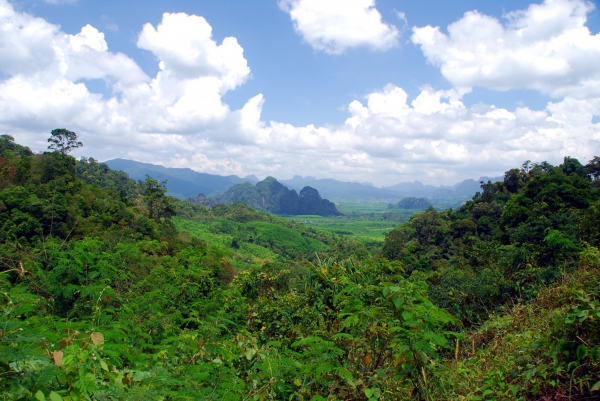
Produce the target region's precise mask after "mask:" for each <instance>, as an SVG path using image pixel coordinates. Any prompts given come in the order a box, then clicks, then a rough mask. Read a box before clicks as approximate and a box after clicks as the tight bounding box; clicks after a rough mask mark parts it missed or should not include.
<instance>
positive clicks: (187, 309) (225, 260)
mask: <svg viewBox="0 0 600 401" xmlns="http://www.w3.org/2000/svg"><path fill="white" fill-rule="evenodd" d="M0 146H1V147H0V150H1V153H0V225H1V226H2V230H0V394H2V398H3V399H7V400H52V401H56V400H70V401H76V400H122V399H127V400H189V399H223V400H240V401H241V400H266V399H286V400H306V399H313V400H324V399H330V400H335V399H338V400H342V399H343V400H350V399H351V400H371V401H373V400H396V399H418V400H446V399H455V400H466V399H471V400H482V399H510V400H524V399H558V398H560V397H562V396H565V397H571V398H572V399H575V398H577V397H578V398H580V399H585V398H586V397H587V398H591V397H594V396H597V394H598V393H597V391H600V384H599V382H600V369H599V366H600V335H599V333H600V327H599V326H598V325H599V323H598V322H600V315H599V312H598V311H599V310H600V290H599V289H600V251H598V238H599V235H600V233H599V231H598V230H599V228H598V227H600V224H599V223H600V221H599V220H600V218H599V216H600V213H599V212H600V200H599V195H598V193H597V189H596V187H595V185H594V182H595V179H596V176H594V173H593V172H594V171H595V170H594V161H592V162H591V163H590V164H588V165H586V166H582V165H581V163H579V162H578V161H576V160H575V159H572V158H565V162H564V163H563V165H561V166H558V167H553V166H550V165H549V164H547V163H540V164H529V163H527V164H526V165H524V166H523V168H522V169H515V170H510V171H509V172H507V174H506V176H505V180H504V181H503V182H497V183H493V184H492V183H490V182H488V183H483V184H482V189H483V192H482V193H480V194H478V195H476V196H475V198H474V199H473V200H472V201H470V202H467V203H466V204H465V205H464V206H463V207H461V208H460V209H458V210H446V211H442V212H440V211H437V210H435V209H433V208H429V209H427V210H425V211H424V212H423V213H419V214H416V215H414V216H413V217H412V218H411V219H410V221H409V222H408V223H406V224H403V225H400V226H399V227H397V228H395V229H394V230H392V231H391V232H390V233H389V234H388V236H387V237H386V241H385V243H384V246H383V248H382V250H381V253H382V255H383V256H385V257H380V258H375V259H372V258H370V255H369V253H370V252H369V251H368V250H367V248H366V247H365V246H363V245H361V244H360V243H358V242H355V241H352V240H348V239H345V238H344V237H342V236H340V235H336V234H334V233H331V232H326V231H323V230H317V229H315V228H313V227H310V226H308V225H307V224H303V223H298V222H296V221H291V220H289V219H284V218H280V217H276V216H272V215H269V214H266V213H262V212H258V211H256V210H253V209H251V208H250V207H248V206H246V205H245V204H242V203H234V204H231V205H218V206H215V207H213V208H212V209H207V208H205V207H204V206H201V205H193V204H190V203H186V202H183V201H179V200H176V199H174V198H170V197H168V196H166V192H165V187H164V185H163V182H161V181H158V180H154V179H152V178H150V177H147V180H146V181H143V182H137V183H136V182H135V181H133V180H129V179H128V177H127V175H124V174H121V173H118V172H113V171H111V170H109V169H107V168H106V167H105V166H104V165H102V164H100V163H97V162H96V161H95V160H93V159H82V160H81V161H79V162H77V161H75V159H73V158H72V157H70V156H68V155H62V154H60V153H57V152H53V153H43V154H33V153H32V152H30V151H29V150H28V149H27V148H25V147H22V146H20V145H18V144H15V143H14V140H13V139H12V138H11V137H8V136H3V137H1V138H0ZM594 160H595V159H594ZM384 211H385V210H384ZM384 211H382V213H383V212H384ZM175 214H177V216H175Z"/></svg>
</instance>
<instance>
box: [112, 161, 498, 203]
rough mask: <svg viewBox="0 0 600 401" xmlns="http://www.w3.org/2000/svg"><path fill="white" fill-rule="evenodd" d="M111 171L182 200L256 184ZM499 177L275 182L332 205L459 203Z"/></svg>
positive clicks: (168, 172)
mask: <svg viewBox="0 0 600 401" xmlns="http://www.w3.org/2000/svg"><path fill="white" fill-rule="evenodd" d="M105 163H106V164H107V165H108V166H109V167H110V168H111V169H113V170H122V171H125V172H126V173H128V174H129V176H130V177H131V178H133V179H136V180H143V179H145V178H146V174H147V175H150V176H151V177H152V178H155V179H157V180H167V184H166V187H167V190H168V193H169V195H172V196H175V197H178V198H182V199H186V198H197V197H198V195H199V194H204V195H205V196H207V197H214V196H216V195H219V194H224V193H225V192H226V191H227V190H228V189H230V188H231V187H233V186H234V185H235V184H242V183H245V182H247V183H250V184H256V183H257V182H258V181H259V180H258V178H257V177H256V176H254V175H249V176H246V177H244V178H241V177H238V176H236V175H229V176H220V175H215V174H207V173H198V172H196V171H194V170H191V169H189V168H170V167H163V166H158V165H154V164H150V163H141V162H136V161H133V160H125V159H113V160H109V161H106V162H105ZM502 179H503V177H502V176H500V177H481V178H479V180H474V179H467V180H464V181H461V182H459V183H456V184H454V185H452V186H443V185H441V186H434V185H426V184H423V183H422V182H420V181H414V182H401V183H398V184H395V185H392V186H388V187H383V188H378V187H375V186H374V185H373V184H371V183H358V182H344V181H339V180H335V179H332V178H324V179H317V178H315V177H311V176H307V177H302V176H300V175H296V176H294V177H293V178H291V179H286V180H278V181H279V183H281V184H283V185H284V186H286V187H287V188H288V189H290V190H292V189H293V190H295V191H296V192H297V193H300V192H302V190H303V189H304V187H307V186H308V187H311V188H313V189H315V190H317V191H318V193H319V194H320V196H321V197H323V198H326V199H329V200H330V201H332V202H343V201H346V202H347V201H355V202H392V203H397V202H398V201H400V200H402V199H403V198H406V197H416V198H428V199H430V200H432V201H436V200H437V201H450V202H460V201H466V200H468V199H471V198H472V197H473V195H475V193H476V192H477V191H480V190H481V188H480V184H479V182H480V181H484V182H487V181H488V180H489V181H492V182H496V181H501V180H502Z"/></svg>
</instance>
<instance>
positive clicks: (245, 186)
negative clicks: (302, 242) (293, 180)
mask: <svg viewBox="0 0 600 401" xmlns="http://www.w3.org/2000/svg"><path fill="white" fill-rule="evenodd" d="M188 200H189V201H190V202H193V203H199V204H202V205H205V206H208V207H213V206H215V205H217V204H226V205H229V204H232V203H235V202H244V203H246V204H247V205H248V206H250V207H252V208H254V209H258V210H262V211H264V212H268V213H273V214H290V215H299V214H316V215H320V216H339V215H341V213H340V212H339V211H338V210H337V209H336V207H335V205H334V204H333V203H331V202H330V201H328V200H327V199H323V198H321V195H319V191H317V190H316V189H314V188H311V187H308V186H307V187H304V188H302V190H301V191H300V194H298V193H297V192H296V191H295V190H293V189H292V190H290V189H288V188H287V187H286V186H284V185H282V184H281V183H280V182H279V181H277V180H276V179H275V178H273V177H267V178H265V179H264V180H263V181H259V182H258V183H256V185H252V184H251V183H250V182H244V183H241V184H236V185H234V186H232V187H231V188H229V189H228V190H227V191H225V193H223V194H222V195H217V196H215V197H208V196H205V195H204V194H200V195H199V196H198V197H197V198H189V199H188Z"/></svg>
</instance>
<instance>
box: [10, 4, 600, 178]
mask: <svg viewBox="0 0 600 401" xmlns="http://www.w3.org/2000/svg"><path fill="white" fill-rule="evenodd" d="M369 4H371V3H369ZM515 18H517V17H515ZM519 18H521V17H519ZM503 29H504V28H503ZM211 34H212V32H211V26H210V25H209V24H208V22H207V21H206V20H205V19H204V18H202V17H198V16H193V15H186V14H182V13H180V14H168V13H167V14H164V15H163V18H162V21H161V22H160V23H159V24H158V25H156V26H153V25H150V24H147V25H145V26H144V27H143V29H142V30H141V32H140V34H139V37H138V42H137V44H138V46H139V47H140V48H142V49H146V50H148V51H149V52H151V53H152V54H154V55H155V57H156V61H157V64H158V66H159V71H158V73H157V74H156V76H154V77H149V76H148V75H147V74H145V73H144V72H143V71H142V69H141V68H140V67H139V66H138V65H137V63H136V62H135V61H134V60H133V59H131V58H129V57H128V56H127V55H124V54H121V53H115V52H111V51H110V49H109V48H108V45H107V43H106V41H105V39H104V34H103V33H102V32H100V31H98V30H97V29H96V28H94V27H92V26H90V25H86V26H84V27H83V28H82V29H81V31H80V32H79V33H77V34H75V35H69V34H66V33H64V32H62V31H61V30H60V28H59V27H58V26H56V25H53V24H50V23H48V22H47V21H45V20H43V19H41V18H36V17H33V16H31V15H28V14H25V13H20V12H16V11H15V10H14V9H13V8H12V7H11V5H10V4H9V3H8V2H7V1H6V0H0V70H1V71H2V72H3V73H4V74H6V78H4V79H3V80H1V81H0V131H1V132H6V133H10V134H11V135H14V136H15V137H16V139H17V140H18V141H21V142H22V143H25V144H27V145H29V146H32V147H33V148H34V149H35V150H43V149H45V147H46V145H47V143H46V138H47V137H48V134H49V131H50V130H51V129H53V128H57V127H66V128H68V129H71V130H73V131H75V132H77V133H78V134H80V136H81V139H82V141H83V142H84V143H85V148H83V149H80V150H78V151H77V152H76V154H86V155H92V156H93V157H95V158H98V159H100V160H106V159H109V158H114V157H123V158H130V159H135V160H141V161H146V162H151V163H160V164H164V165H168V166H177V167H191V168H194V169H196V170H198V171H204V172H210V173H217V174H238V175H246V174H249V173H255V174H258V175H259V176H266V175H275V176H277V177H280V178H286V177H289V176H292V175H294V174H304V175H307V174H308V175H315V176H318V177H327V176H328V177H335V178H338V179H344V180H348V181H372V182H375V183H377V184H393V183H396V182H400V181H406V180H411V181H412V180H414V179H422V180H425V181H427V182H432V183H446V184H447V183H450V182H453V181H458V180H459V179H463V178H466V177H474V178H477V177H478V176H479V175H485V174H498V173H501V172H502V171H504V170H506V169H508V168H511V167H514V166H516V165H519V164H520V163H522V162H523V161H524V160H526V159H530V160H536V161H541V160H549V161H551V162H558V161H560V160H561V158H562V156H564V155H571V156H574V157H581V158H582V159H583V160H587V159H586V158H591V157H592V156H593V155H597V154H599V153H598V151H599V150H600V124H599V123H595V124H594V123H592V119H593V117H594V116H597V115H598V114H599V112H598V110H600V100H599V99H598V98H597V97H596V98H589V97H588V98H581V97H579V96H577V95H576V94H577V91H575V92H574V93H575V94H574V95H570V96H567V97H565V98H563V99H559V100H557V101H555V102H552V103H550V104H549V105H548V106H547V107H546V108H545V109H543V110H532V109H529V108H527V107H521V108H517V109H515V110H507V109H503V108H497V107H494V106H491V105H483V104H479V105H475V106H472V107H467V106H465V104H464V103H463V102H462V100H461V99H462V96H463V95H464V94H465V93H467V92H468V89H464V88H463V89H452V90H446V91H437V90H435V89H434V88H431V87H429V86H424V87H423V88H422V90H421V93H420V94H419V95H418V96H417V97H415V98H414V99H410V98H409V96H408V94H407V93H406V92H405V91H404V90H403V89H402V88H400V87H398V86H396V85H393V84H389V85H387V86H385V87H384V88H382V89H381V90H378V91H374V92H372V93H369V94H367V95H366V96H365V97H364V98H361V99H356V100H354V101H352V102H351V103H350V104H349V105H348V113H349V115H348V118H347V120H346V121H345V122H344V123H343V124H340V125H338V126H315V125H307V126H304V127H298V126H294V125H291V124H286V123H285V122H277V121H270V122H266V121H263V119H262V118H261V111H262V107H263V104H264V103H265V102H266V101H268V99H264V97H263V95H262V94H257V95H256V96H254V97H252V98H251V99H249V100H248V101H247V102H246V104H245V105H244V106H243V107H242V108H240V109H238V110H231V109H230V108H229V106H228V105H227V104H225V103H224V102H223V100H222V98H223V95H224V94H225V93H227V92H228V91H231V90H235V88H237V87H238V86H239V85H242V84H243V83H244V82H245V81H246V80H247V79H248V78H249V77H250V69H249V67H248V65H247V62H246V59H245V58H244V55H243V49H242V47H241V46H240V45H239V44H238V42H237V40H236V39H235V38H225V39H224V40H223V41H222V42H221V43H217V42H215V41H214V40H213V39H212V37H211ZM539 35H542V34H541V33H540V34H539ZM542 36H543V35H542ZM92 79H101V80H104V81H105V82H106V84H107V85H108V86H109V88H110V89H111V90H112V93H110V94H109V95H106V96H102V95H100V94H95V93H92V92H90V91H89V90H88V87H87V86H86V84H87V83H88V81H89V80H92Z"/></svg>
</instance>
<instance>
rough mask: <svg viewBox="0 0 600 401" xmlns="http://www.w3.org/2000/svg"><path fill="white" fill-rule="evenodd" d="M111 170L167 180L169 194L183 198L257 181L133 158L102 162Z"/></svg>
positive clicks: (140, 178) (252, 177)
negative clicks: (137, 160)
mask: <svg viewBox="0 0 600 401" xmlns="http://www.w3.org/2000/svg"><path fill="white" fill-rule="evenodd" d="M104 163H105V164H107V165H108V167H110V168H111V169H113V170H122V171H124V172H126V173H127V174H129V176H130V177H131V178H133V179H135V180H145V179H146V174H148V175H149V176H151V177H152V178H154V179H156V180H167V191H168V193H169V195H171V196H175V197H177V198H181V199H185V198H189V197H191V196H193V197H196V196H198V194H199V193H203V194H206V195H209V196H213V195H217V194H220V193H223V192H225V191H227V190H228V189H229V188H231V187H232V186H233V185H235V184H239V183H242V182H252V183H256V182H258V178H256V177H255V176H253V175H252V176H247V177H246V178H240V177H238V176H236V175H229V176H220V175H214V174H206V173H198V172H197V171H194V170H192V169H189V168H170V167H163V166H158V165H155V164H150V163H141V162H136V161H133V160H125V159H113V160H108V161H106V162H104Z"/></svg>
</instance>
